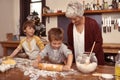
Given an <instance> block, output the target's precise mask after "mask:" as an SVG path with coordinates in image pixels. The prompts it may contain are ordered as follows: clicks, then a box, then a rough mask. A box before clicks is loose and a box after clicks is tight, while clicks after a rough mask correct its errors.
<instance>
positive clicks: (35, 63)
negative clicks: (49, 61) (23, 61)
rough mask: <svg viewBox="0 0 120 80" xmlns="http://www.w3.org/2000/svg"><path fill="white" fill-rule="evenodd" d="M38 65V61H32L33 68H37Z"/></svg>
mask: <svg viewBox="0 0 120 80" xmlns="http://www.w3.org/2000/svg"><path fill="white" fill-rule="evenodd" d="M38 64H39V61H38V60H34V61H33V63H32V65H33V67H35V68H38Z"/></svg>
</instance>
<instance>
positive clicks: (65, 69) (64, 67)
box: [63, 65, 71, 71]
mask: <svg viewBox="0 0 120 80" xmlns="http://www.w3.org/2000/svg"><path fill="white" fill-rule="evenodd" d="M70 69H71V67H70V66H69V65H65V66H63V71H69V70H70Z"/></svg>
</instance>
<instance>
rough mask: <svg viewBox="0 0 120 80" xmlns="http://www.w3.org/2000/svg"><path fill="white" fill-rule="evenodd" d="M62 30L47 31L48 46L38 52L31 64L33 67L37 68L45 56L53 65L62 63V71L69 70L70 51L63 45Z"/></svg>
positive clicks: (71, 58)
mask: <svg viewBox="0 0 120 80" xmlns="http://www.w3.org/2000/svg"><path fill="white" fill-rule="evenodd" d="M63 34H64V33H63V30H62V29H60V28H51V29H50V30H49V31H48V40H49V42H50V43H49V44H47V45H46V46H45V48H44V49H43V50H42V51H41V52H40V55H39V56H38V57H37V59H36V60H35V62H34V63H33V66H34V67H38V63H39V62H40V61H41V59H43V58H44V57H45V56H47V57H48V59H49V61H50V62H52V63H55V64H60V63H64V64H65V65H64V67H63V70H70V68H71V65H72V60H73V55H72V51H71V50H69V49H68V48H67V46H66V45H65V44H63V42H62V41H63Z"/></svg>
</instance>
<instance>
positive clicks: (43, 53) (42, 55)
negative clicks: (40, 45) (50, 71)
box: [39, 45, 48, 59]
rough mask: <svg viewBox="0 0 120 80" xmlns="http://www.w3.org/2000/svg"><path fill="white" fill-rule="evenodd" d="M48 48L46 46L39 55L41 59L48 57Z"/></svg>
mask: <svg viewBox="0 0 120 80" xmlns="http://www.w3.org/2000/svg"><path fill="white" fill-rule="evenodd" d="M47 51H48V46H47V45H46V46H45V48H44V49H43V50H42V51H41V52H40V53H39V55H40V57H41V58H42V59H43V58H44V57H45V56H47Z"/></svg>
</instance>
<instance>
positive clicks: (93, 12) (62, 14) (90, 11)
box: [42, 9, 120, 17]
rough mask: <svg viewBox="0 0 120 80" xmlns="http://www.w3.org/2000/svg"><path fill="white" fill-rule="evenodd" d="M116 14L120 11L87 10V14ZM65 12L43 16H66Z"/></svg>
mask: <svg viewBox="0 0 120 80" xmlns="http://www.w3.org/2000/svg"><path fill="white" fill-rule="evenodd" d="M116 12H120V9H109V10H86V11H85V14H102V13H116ZM64 15H65V12H61V13H47V14H43V15H42V16H47V17H50V16H64Z"/></svg>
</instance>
